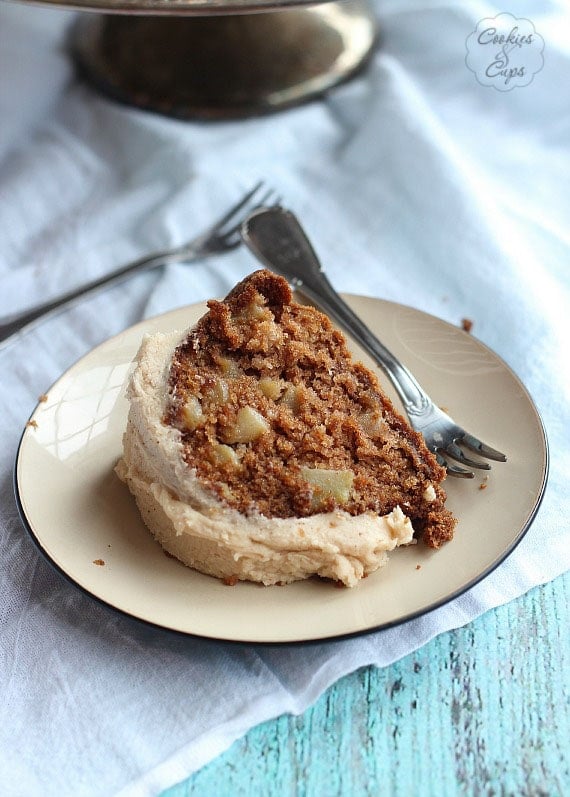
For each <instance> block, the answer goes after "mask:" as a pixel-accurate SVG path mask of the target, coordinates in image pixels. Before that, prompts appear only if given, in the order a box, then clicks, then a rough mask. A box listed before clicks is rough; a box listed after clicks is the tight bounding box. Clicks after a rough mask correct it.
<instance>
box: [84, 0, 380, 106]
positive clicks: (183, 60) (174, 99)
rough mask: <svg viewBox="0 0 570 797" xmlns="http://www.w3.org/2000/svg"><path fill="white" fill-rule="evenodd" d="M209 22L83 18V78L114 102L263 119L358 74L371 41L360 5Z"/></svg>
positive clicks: (358, 1) (370, 22)
mask: <svg viewBox="0 0 570 797" xmlns="http://www.w3.org/2000/svg"><path fill="white" fill-rule="evenodd" d="M225 10H226V14H220V13H216V14H214V15H212V16H154V15H153V16H138V15H133V14H128V15H120V14H119V15H117V14H86V15H83V16H82V17H80V19H79V20H78V22H77V24H76V25H75V26H74V28H73V31H72V34H71V42H70V44H71V50H72V53H73V55H74V58H75V61H76V64H77V66H78V68H79V70H80V73H81V74H82V75H83V76H84V77H85V78H86V79H87V80H88V81H89V82H90V83H91V84H92V85H94V86H95V87H96V88H97V89H98V90H99V91H101V92H102V93H104V94H105V95H108V96H110V97H112V98H114V99H116V100H118V101H120V102H123V103H126V104H128V105H131V106H135V107H137V108H143V109H146V110H151V111H155V112H158V113H162V114H166V115H168V116H174V117H178V118H181V119H231V118H240V117H245V116H252V115H257V114H263V113H268V112H272V111H277V110H280V109H283V108H287V107H289V106H291V105H295V104H297V103H300V102H303V101H306V100H309V99H311V98H314V97H317V96H319V95H322V94H323V93H324V92H326V91H328V90H329V89H330V88H332V87H333V86H335V85H337V84H338V83H340V82H342V81H344V80H347V79H348V78H349V77H351V76H352V75H354V74H356V73H357V72H358V70H359V69H361V68H362V67H363V66H364V64H365V63H366V61H367V59H368V57H369V56H370V53H371V52H372V50H373V48H374V45H375V43H376V40H377V28H376V21H375V18H374V16H373V14H372V12H371V10H370V8H369V6H368V5H367V4H366V3H365V2H363V0H341V1H340V2H331V3H323V4H320V5H316V6H310V7H301V8H299V7H295V8H280V9H274V10H269V11H262V12H255V13H251V12H247V13H237V14H233V13H232V14H227V11H228V5H227V4H226V6H225Z"/></svg>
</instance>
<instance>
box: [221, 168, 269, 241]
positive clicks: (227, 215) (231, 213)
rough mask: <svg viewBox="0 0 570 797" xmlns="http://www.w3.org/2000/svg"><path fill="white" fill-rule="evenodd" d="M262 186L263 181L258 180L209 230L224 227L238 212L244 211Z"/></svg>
mask: <svg viewBox="0 0 570 797" xmlns="http://www.w3.org/2000/svg"><path fill="white" fill-rule="evenodd" d="M262 185H263V180H260V181H259V182H258V183H256V184H255V185H254V186H253V188H252V189H251V190H250V191H248V192H247V194H246V195H245V196H244V197H242V199H240V201H239V202H238V203H237V204H235V205H234V206H233V207H231V208H230V209H229V210H228V211H227V213H224V215H223V216H222V217H221V218H220V219H218V221H217V222H216V223H215V224H213V225H212V227H211V228H210V230H212V231H213V230H217V229H220V228H221V227H223V226H224V224H227V223H228V222H229V221H231V220H232V218H233V217H234V216H235V215H236V213H240V211H242V210H243V209H244V207H245V206H246V205H247V204H248V202H249V201H250V199H252V197H253V196H254V195H255V194H256V193H257V192H258V191H259V189H260V188H261V186H262Z"/></svg>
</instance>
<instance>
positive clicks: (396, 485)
mask: <svg viewBox="0 0 570 797" xmlns="http://www.w3.org/2000/svg"><path fill="white" fill-rule="evenodd" d="M208 308H209V310H208V312H207V313H206V314H205V315H204V316H203V317H202V318H201V319H200V320H199V321H198V323H197V324H196V326H195V327H194V328H193V329H191V330H189V331H187V332H186V333H184V334H183V335H182V336H180V333H173V334H172V335H162V334H157V335H153V336H147V337H146V338H145V340H144V341H143V343H142V345H141V348H140V350H139V353H138V356H137V363H136V368H135V370H134V373H133V376H132V378H131V382H130V386H129V398H130V412H129V418H128V424H127V430H126V432H125V435H124V453H123V458H122V460H121V461H120V463H119V464H118V466H117V472H118V474H119V475H120V477H121V478H122V479H123V480H124V481H125V482H126V483H127V484H128V486H129V488H130V490H131V492H132V493H133V494H134V496H135V498H136V501H137V504H138V506H139V509H140V511H141V514H142V517H143V519H144V521H145V523H146V524H147V526H148V527H149V529H150V530H151V532H152V533H153V534H154V536H155V537H156V539H157V540H158V542H159V543H160V544H161V545H162V546H163V547H164V549H165V550H166V551H167V552H169V553H170V554H172V555H174V556H175V557H177V558H178V559H180V560H181V561H182V562H184V563H185V564H187V565H189V566H190V567H193V568H196V569H197V570H200V571H202V572H204V573H208V574H210V575H213V576H217V577H219V578H222V579H225V580H226V581H228V582H229V583H234V582H235V581H237V580H250V581H259V582H262V583H263V584H276V583H287V582H290V581H295V580H298V579H303V578H307V577H309V576H311V575H315V574H317V575H319V576H323V577H325V578H330V579H333V580H335V581H340V582H343V583H344V584H346V585H348V586H353V585H354V584H356V583H357V581H358V580H359V579H360V578H362V577H364V576H366V575H368V574H369V573H371V572H373V571H374V570H376V569H378V568H379V567H381V566H382V565H383V564H385V563H386V560H387V552H388V551H390V550H392V549H394V548H395V547H396V546H398V545H403V544H408V543H410V542H412V540H413V537H414V535H416V536H421V538H422V539H423V541H424V542H425V543H426V544H427V545H429V546H431V547H433V548H438V547H439V546H440V545H441V544H442V543H443V542H445V541H446V540H449V539H451V537H452V536H453V529H454V526H455V522H456V521H455V519H454V518H453V516H452V515H451V513H450V512H449V511H448V510H447V509H446V508H445V506H444V502H445V493H444V491H443V489H442V487H441V481H442V480H443V478H444V476H445V471H444V469H443V468H442V467H440V465H438V463H437V462H436V460H435V457H434V456H433V455H432V454H431V453H430V452H429V451H428V450H427V448H426V446H425V444H424V442H423V438H422V437H421V436H420V435H419V434H418V433H416V432H414V431H413V430H412V429H411V428H410V426H409V425H408V423H407V422H406V421H405V420H404V418H403V417H402V416H401V415H400V414H399V413H398V412H396V410H395V409H394V407H393V405H392V404H391V402H390V400H389V399H388V398H387V396H386V395H385V394H384V393H383V391H382V389H381V387H380V385H379V383H378V379H377V377H376V376H375V375H374V374H373V373H372V372H371V371H370V370H369V369H368V368H366V367H364V366H363V365H362V364H361V363H358V362H355V361H354V360H353V359H352V356H351V354H350V352H349V350H348V348H347V345H346V342H345V339H344V336H343V335H342V333H341V332H339V331H338V330H336V329H335V328H334V327H333V326H332V324H331V322H330V321H329V319H328V318H327V317H326V316H325V315H323V314H322V313H321V312H319V311H318V310H316V309H314V308H313V307H310V306H306V305H302V304H298V303H296V302H294V301H293V299H292V295H291V290H290V288H289V285H288V284H287V282H286V281H285V280H284V279H283V278H282V277H279V276H276V275H275V274H273V273H271V272H269V271H265V270H261V271H257V272H255V273H253V274H251V275H250V276H249V277H247V278H246V279H245V280H243V282H241V283H239V284H238V285H237V286H236V287H235V288H234V289H233V290H232V291H231V292H230V293H229V295H228V296H227V297H226V299H225V300H224V301H213V300H212V301H210V302H208Z"/></svg>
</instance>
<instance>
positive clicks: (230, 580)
mask: <svg viewBox="0 0 570 797" xmlns="http://www.w3.org/2000/svg"><path fill="white" fill-rule="evenodd" d="M222 581H223V582H224V584H225V585H226V587H235V585H236V584H237V583H238V581H239V579H238V577H237V576H226V577H225V578H224V579H222Z"/></svg>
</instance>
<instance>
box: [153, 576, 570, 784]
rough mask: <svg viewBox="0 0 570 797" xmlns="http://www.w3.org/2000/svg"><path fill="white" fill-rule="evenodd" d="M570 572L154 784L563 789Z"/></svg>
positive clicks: (569, 693) (566, 778)
mask: <svg viewBox="0 0 570 797" xmlns="http://www.w3.org/2000/svg"><path fill="white" fill-rule="evenodd" d="M569 596H570V574H567V575H566V576H563V577H561V578H558V579H556V580H555V581H553V582H551V583H549V584H547V585H545V586H544V587H539V588H537V589H535V590H532V591H531V592H530V593H528V594H527V595H525V596H523V597H522V598H520V599H518V600H516V601H513V602H512V603H510V604H508V605H506V606H503V607H500V608H498V609H496V610H493V611H490V612H488V613H487V614H486V615H484V616H483V617H481V618H479V619H478V620H476V621H475V622H473V623H471V624H469V625H468V626H466V627H465V628H461V629H458V630H457V631H452V632H449V633H446V634H442V635H441V636H439V637H438V638H436V639H434V640H433V641H432V642H431V643H429V644H428V645H425V646H424V647H423V648H422V649H420V650H419V651H417V652H416V653H414V654H411V655H409V656H407V657H406V658H404V659H402V660H401V661H399V662H397V663H396V664H394V665H392V666H391V667H387V668H385V669H377V668H375V667H368V668H365V669H362V670H359V671H358V672H355V673H353V674H351V675H349V676H347V677H346V678H343V679H342V680H340V681H339V682H338V683H337V684H335V685H334V686H333V687H331V688H330V689H329V690H328V691H327V692H326V693H325V694H324V695H322V696H321V698H320V699H319V700H318V701H317V703H316V704H315V705H314V706H313V707H311V708H310V709H309V710H307V711H306V712H305V713H304V714H303V715H302V716H300V717H291V716H282V717H279V718H278V719H276V720H273V721H271V722H266V723H264V724H262V725H260V726H258V727H256V728H254V729H252V730H251V731H250V732H249V733H248V734H247V735H246V736H245V737H244V738H243V739H241V740H239V741H237V742H235V744H234V745H233V746H232V747H231V748H230V749H229V750H228V751H227V752H226V753H225V754H224V755H222V756H220V757H219V758H217V759H216V760H215V761H213V762H211V763H210V764H209V765H208V766H206V767H204V768H203V769H201V770H200V771H199V772H197V773H195V774H194V775H193V776H192V777H191V778H189V779H188V780H186V781H184V782H183V783H181V784H179V785H177V786H175V787H173V788H171V789H169V790H168V791H166V792H164V793H163V797H196V796H197V795H216V797H225V795H228V796H229V795H231V797H241V795H243V797H249V795H267V796H268V797H273V795H276V796H277V795H278V796H279V797H287V796H288V795H291V796H292V797H293V796H294V797H333V796H334V795H342V796H343V797H344V795H346V796H347V797H359V796H360V795H374V796H375V797H376V796H377V795H390V797H392V796H393V797H400V796H401V797H404V796H405V797H410V796H411V797H416V795H420V796H421V797H423V795H437V797H445V796H446V795H489V797H494V796H495V795H497V797H498V796H499V795H500V797H527V796H528V797H558V795H560V797H566V796H567V795H570V757H569V747H570V744H569V742H570V640H569V634H568V630H569V628H570V612H569V609H568V606H569Z"/></svg>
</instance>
